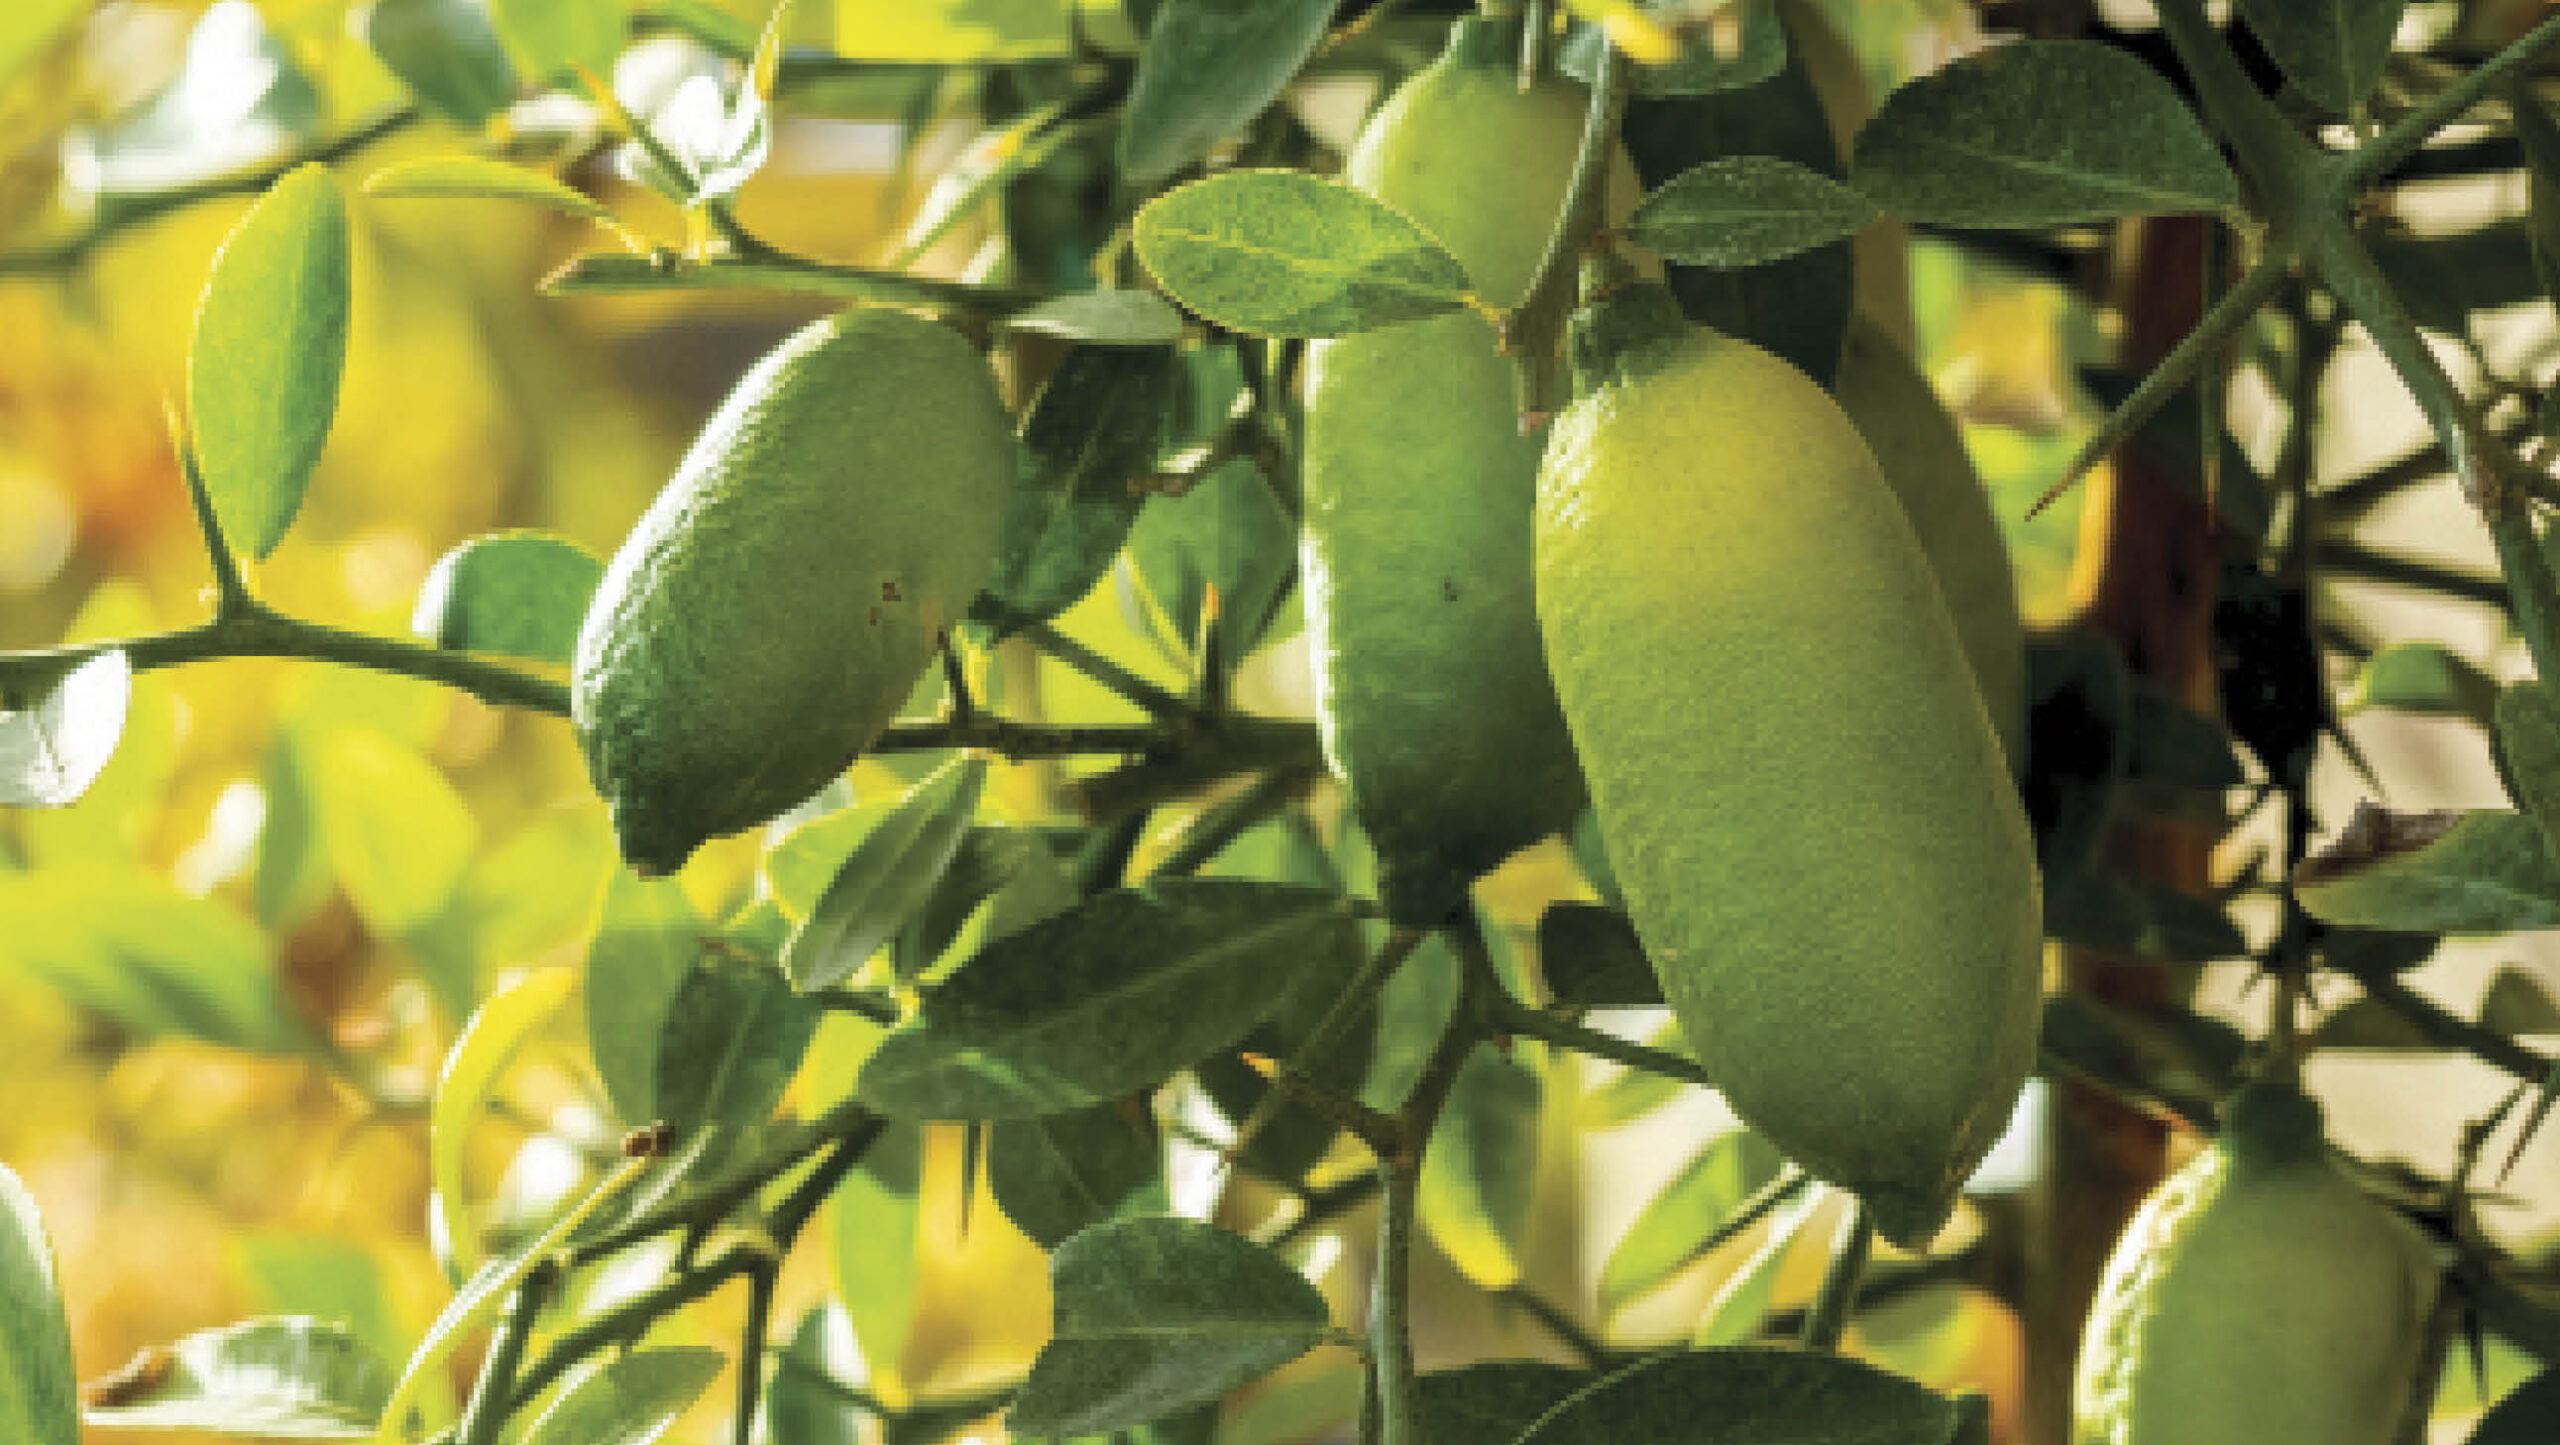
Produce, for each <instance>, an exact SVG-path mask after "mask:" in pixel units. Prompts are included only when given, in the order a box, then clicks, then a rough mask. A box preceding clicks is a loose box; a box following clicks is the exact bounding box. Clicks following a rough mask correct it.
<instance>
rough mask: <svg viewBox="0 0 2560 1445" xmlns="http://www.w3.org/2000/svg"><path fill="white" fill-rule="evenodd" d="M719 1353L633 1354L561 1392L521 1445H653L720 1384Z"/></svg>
mask: <svg viewBox="0 0 2560 1445" xmlns="http://www.w3.org/2000/svg"><path fill="white" fill-rule="evenodd" d="M726 1363H727V1362H726V1361H724V1360H723V1359H722V1358H721V1356H720V1352H719V1351H718V1350H713V1349H706V1348H704V1347H703V1346H700V1345H676V1346H668V1347H664V1348H659V1349H649V1350H633V1351H631V1352H630V1353H628V1354H625V1355H619V1356H616V1357H615V1358H614V1359H613V1361H612V1362H611V1363H609V1364H607V1365H606V1366H605V1367H604V1368H602V1369H600V1370H597V1371H595V1372H594V1373H592V1374H589V1375H586V1376H583V1377H581V1378H580V1379H579V1380H578V1382H577V1383H576V1384H574V1385H571V1386H570V1387H569V1388H567V1389H565V1390H563V1391H561V1392H560V1398H559V1399H557V1400H554V1401H552V1402H551V1408H550V1409H548V1410H545V1411H543V1412H542V1418H541V1419H539V1420H536V1421H534V1422H533V1428H531V1429H529V1430H527V1431H525V1432H524V1438H523V1440H522V1442H521V1445H651V1442H652V1441H654V1440H656V1439H657V1438H658V1437H659V1436H661V1435H664V1434H665V1433H667V1427H669V1426H671V1425H673V1424H675V1422H676V1417H677V1416H679V1415H682V1414H683V1413H684V1412H685V1411H686V1410H688V1409H690V1408H692V1406H693V1402H694V1401H696V1400H699V1399H701V1398H702V1392H703V1391H705V1390H708V1389H710V1388H711V1382H712V1381H714V1380H716V1379H718V1378H720V1371H721V1369H722V1368H723V1366H724V1365H725V1364H726Z"/></svg>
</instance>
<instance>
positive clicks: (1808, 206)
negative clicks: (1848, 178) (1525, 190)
mask: <svg viewBox="0 0 2560 1445" xmlns="http://www.w3.org/2000/svg"><path fill="white" fill-rule="evenodd" d="M1876 215H1877V212H1876V208H1875V204H1874V203H1873V202H1872V201H1869V200H1868V199H1867V198H1866V197H1865V196H1862V195H1860V194H1859V193H1857V192H1856V191H1853V190H1851V189H1849V188H1848V187H1847V186H1844V185H1842V184H1840V183H1839V182H1838V181H1835V180H1832V179H1831V178H1830V177H1828V176H1824V175H1821V174H1818V173H1816V172H1814V171H1809V170H1806V169H1805V168H1804V167H1802V166H1800V165H1796V164H1795V163H1793V162H1792V161H1784V160H1780V159H1779V158H1777V157H1776V156H1733V157H1729V158H1727V159H1725V160H1720V161H1709V162H1707V163H1706V164H1704V165H1700V166H1693V167H1691V168H1690V169H1688V170H1685V171H1682V172H1681V173H1680V174H1678V175H1676V176H1674V177H1672V178H1671V179H1670V180H1669V181H1667V182H1665V183H1664V184H1663V185H1662V186H1661V187H1659V188H1658V189H1656V190H1655V191H1654V192H1653V193H1652V194H1651V195H1648V196H1646V197H1645V198H1644V204H1642V205H1640V206H1638V207H1636V213H1635V216H1634V217H1633V218H1632V219H1631V220H1629V221H1628V222H1627V227H1626V237H1627V239H1628V240H1629V241H1631V242H1633V243H1634V244H1636V245H1638V246H1642V247H1644V248H1645V249H1646V250H1649V251H1653V252H1656V253H1658V254H1660V255H1662V256H1665V257H1668V258H1670V259H1671V260H1674V261H1685V262H1687V263H1689V264H1690V265H1693V266H1724V267H1740V266H1760V265H1765V264H1767V263H1768V262H1771V261H1782V260H1785V259H1786V258H1787V257H1789V256H1793V255H1796V254H1798V253H1799V252H1803V251H1809V250H1812V249H1813V248H1814V247H1816V246H1821V245H1824V244H1827V243H1829V242H1832V241H1837V240H1839V239H1840V238H1841V237H1843V236H1847V235H1850V234H1852V233H1853V232H1855V231H1857V230H1858V229H1859V228H1860V227H1862V226H1865V225H1866V224H1867V223H1868V222H1870V221H1873V220H1875V219H1876Z"/></svg>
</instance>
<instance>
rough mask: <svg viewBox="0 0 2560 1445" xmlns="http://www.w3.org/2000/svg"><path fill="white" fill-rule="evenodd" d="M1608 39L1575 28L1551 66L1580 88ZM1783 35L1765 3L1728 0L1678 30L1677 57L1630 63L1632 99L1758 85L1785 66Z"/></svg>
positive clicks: (1674, 3)
mask: <svg viewBox="0 0 2560 1445" xmlns="http://www.w3.org/2000/svg"><path fill="white" fill-rule="evenodd" d="M1645 8H1646V9H1648V10H1654V11H1670V10H1675V9H1680V8H1686V0H1645ZM1606 44H1608V39H1607V37H1606V36H1605V35H1603V34H1602V32H1601V30H1600V27H1598V26H1596V25H1587V24H1586V25H1577V26H1575V27H1574V29H1573V34H1571V35H1570V36H1567V37H1566V38H1565V43H1564V48H1563V49H1562V50H1561V51H1559V52H1558V53H1557V55H1556V68H1557V69H1558V70H1561V71H1563V72H1564V73H1565V74H1567V75H1570V76H1572V77H1573V78H1574V79H1576V80H1579V81H1581V82H1582V83H1583V84H1585V85H1589V84H1591V82H1592V78H1593V77H1594V76H1596V75H1598V74H1599V70H1600V51H1601V47H1603V46H1605V45H1606ZM1786 64H1787V33H1786V31H1785V29H1784V28H1782V27H1781V26H1780V25H1779V24H1778V11H1777V7H1776V6H1774V5H1772V4H1771V3H1769V0H1732V3H1729V4H1726V5H1724V6H1723V7H1721V8H1720V9H1718V10H1717V11H1716V12H1715V14H1714V16H1713V17H1712V18H1711V19H1710V20H1708V21H1707V22H1706V23H1704V24H1700V25H1695V26H1689V27H1684V29H1683V31H1682V32H1681V46H1680V55H1679V57H1678V58H1677V59H1674V60H1671V61H1669V62H1667V63H1665V64H1661V65H1636V66H1634V67H1632V70H1633V74H1632V76H1631V77H1630V81H1631V85H1632V88H1633V93H1634V94H1636V95H1710V94H1713V93H1715V92H1717V91H1725V90H1743V89H1747V88H1749V87H1751V86H1755V85H1758V84H1759V83H1760V82H1762V81H1764V80H1767V79H1768V78H1769V77H1771V76H1773V75H1776V74H1777V73H1778V72H1779V71H1781V70H1783V69H1785V68H1786Z"/></svg>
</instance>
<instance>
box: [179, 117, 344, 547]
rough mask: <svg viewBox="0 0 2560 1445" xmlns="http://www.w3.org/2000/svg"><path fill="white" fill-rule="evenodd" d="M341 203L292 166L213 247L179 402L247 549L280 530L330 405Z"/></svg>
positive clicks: (307, 478) (333, 402)
mask: <svg viewBox="0 0 2560 1445" xmlns="http://www.w3.org/2000/svg"><path fill="white" fill-rule="evenodd" d="M347 274H348V273H347V204H346V200H345V198H344V197H342V196H340V195H339V194H338V182H337V179H336V177H334V176H332V175H330V174H329V169H328V167H326V166H322V165H316V164H315V165H304V166H298V167H296V168H295V169H293V170H292V171H290V172H287V173H286V175H285V177H284V178H283V179H282V180H279V181H277V182H276V184H275V188H274V189H273V190H270V191H268V192H267V194H266V196H265V197H264V198H263V199H261V200H260V201H259V202H258V204H257V205H255V206H253V207H251V208H250V210H249V214H248V215H246V216H244V217H242V218H241V220H240V224H239V225H238V226H236V227H234V228H233V229H232V232H231V236H230V238H229V239H228V240H226V241H224V242H223V243H222V249H221V250H220V251H219V252H216V253H215V255H214V258H213V274H212V275H211V276H210V277H208V278H207V279H206V281H205V287H204V299H203V300H201V301H200V302H198V303H197V305H196V326H195V337H194V339H193V340H192V341H191V342H190V343H189V344H188V347H187V414H188V417H189V420H190V422H191V424H192V427H193V432H194V446H195V452H196V457H197V462H198V465H199V466H200V468H201V469H202V472H203V475H204V485H205V491H206V494H207V496H209V497H210V498H211V500H212V503H213V513H214V516H215V517H216V518H217V519H218V520H219V521H220V523H221V526H222V533H223V536H225V537H226V538H228V539H229V540H230V542H231V545H232V546H234V547H236V548H238V549H240V550H241V551H243V552H246V553H248V554H249V555H251V556H253V557H264V556H266V555H267V554H268V553H270V552H273V551H274V550H275V549H276V544H277V543H278V542H281V541H283V540H284V533H285V528H286V527H288V526H290V525H292V522H293V516H294V513H296V512H298V511H300V510H301V508H302V494H303V491H304V489H305V488H307V487H308V486H309V485H310V483H311V469H312V468H313V467H315V466H317V465H319V462H320V449H321V447H322V446H323V445H325V444H326V443H327V442H328V440H329V423H330V422H331V420H332V419H334V418H335V417H336V415H337V411H338V376H339V373H340V372H341V371H342V370H343V369H344V368H345V365H346V359H347V305H348V301H347V294H348V280H347Z"/></svg>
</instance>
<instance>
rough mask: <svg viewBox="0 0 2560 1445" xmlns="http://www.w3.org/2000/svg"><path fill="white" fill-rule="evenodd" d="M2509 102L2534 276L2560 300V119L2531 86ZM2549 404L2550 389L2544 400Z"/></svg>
mask: <svg viewBox="0 0 2560 1445" xmlns="http://www.w3.org/2000/svg"><path fill="white" fill-rule="evenodd" d="M2507 108H2508V110H2509V112H2510V113H2511V114H2512V115H2513V116H2514V117H2515V125H2516V140H2517V141H2518V142H2519V143H2520V144H2521V145H2522V146H2523V147H2524V174H2525V229H2526V232H2527V233H2528V234H2529V235H2530V236H2531V237H2532V238H2533V268H2534V276H2535V278H2536V279H2537V280H2539V281H2540V282H2541V283H2542V294H2543V295H2544V296H2545V297H2546V298H2548V299H2550V300H2552V301H2553V303H2554V304H2555V305H2560V123H2555V122H2554V121H2553V120H2552V117H2551V108H2550V107H2549V106H2546V105H2544V104H2543V103H2542V100H2541V98H2540V97H2539V96H2537V95H2535V94H2534V93H2533V90H2532V88H2531V87H2530V86H2523V85H2519V86H2516V87H2515V88H2513V89H2511V90H2509V91H2508V92H2507ZM2549 405H2550V402H2549V398H2548V395H2547V394H2546V396H2545V400H2544V406H2545V407H2546V408H2547V407H2548V406H2549ZM2547 547H2548V539H2547V538H2546V550H2547Z"/></svg>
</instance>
